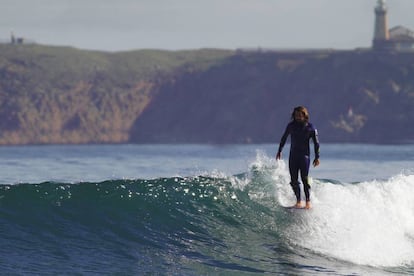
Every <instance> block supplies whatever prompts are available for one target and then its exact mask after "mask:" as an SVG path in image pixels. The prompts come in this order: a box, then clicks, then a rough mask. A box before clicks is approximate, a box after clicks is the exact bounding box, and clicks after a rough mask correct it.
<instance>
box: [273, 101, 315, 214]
mask: <svg viewBox="0 0 414 276" xmlns="http://www.w3.org/2000/svg"><path fill="white" fill-rule="evenodd" d="M289 135H290V140H291V141H290V153H289V173H290V185H291V186H292V189H293V192H294V193H295V196H296V204H295V206H294V207H297V208H301V207H302V202H301V197H300V186H299V181H298V176H299V171H300V177H301V179H302V183H303V190H304V192H305V197H306V205H305V208H306V209H310V208H311V203H310V183H309V179H308V174H309V165H310V150H309V140H310V139H311V138H312V141H313V145H314V149H315V159H314V160H313V166H314V167H316V166H318V165H319V141H318V132H317V130H316V129H315V128H314V127H313V125H312V124H311V123H310V122H309V113H308V110H307V109H306V108H305V107H303V106H298V107H295V108H294V109H293V112H292V117H291V122H290V123H289V124H288V125H287V127H286V130H285V132H284V133H283V136H282V138H281V139H280V144H279V150H278V151H277V154H276V159H277V160H279V159H280V158H281V157H282V150H283V146H284V145H285V143H286V139H287V138H288V136H289Z"/></svg>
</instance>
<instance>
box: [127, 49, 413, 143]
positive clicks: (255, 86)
mask: <svg viewBox="0 0 414 276" xmlns="http://www.w3.org/2000/svg"><path fill="white" fill-rule="evenodd" d="M298 105H305V106H307V107H308V108H309V110H310V113H311V121H312V122H313V123H314V125H316V127H317V128H318V130H319V132H320V137H321V140H322V141H323V142H368V143H399V142H412V141H414V129H413V128H412V127H410V124H411V122H412V121H413V119H414V115H413V112H412V110H413V107H414V54H409V53H398V54H397V53H378V52H371V51H363V52H357V51H343V52H324V51H319V52H318V51H314V52H302V53H298V52H296V53H295V52H291V53H287V52H284V53H277V52H273V53H242V52H240V53H238V54H236V55H234V56H233V57H231V58H229V59H227V60H226V62H225V63H224V64H222V65H220V66H216V67H213V68H211V69H210V70H208V71H206V72H203V73H192V74H185V75H181V76H179V77H178V78H177V79H175V80H174V82H170V83H166V84H164V85H163V86H162V87H161V89H160V93H159V94H158V96H157V97H156V98H154V99H153V100H152V102H151V103H150V104H149V105H148V107H147V108H146V110H145V111H144V112H143V114H142V115H141V116H140V117H139V118H138V119H137V121H136V122H135V124H134V126H133V129H132V135H131V141H132V142H137V143H142V142H145V143H152V142H157V143H170V142H177V143H188V142H191V143H267V142H272V143H273V142H277V141H278V140H279V138H280V136H281V134H282V132H283V130H284V127H285V125H286V124H287V122H288V121H289V117H290V114H291V111H292V109H293V107H295V106H298Z"/></svg>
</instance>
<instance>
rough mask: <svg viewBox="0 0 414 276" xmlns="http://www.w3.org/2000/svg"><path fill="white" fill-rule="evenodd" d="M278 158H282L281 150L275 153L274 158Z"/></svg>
mask: <svg viewBox="0 0 414 276" xmlns="http://www.w3.org/2000/svg"><path fill="white" fill-rule="evenodd" d="M280 158H282V153H281V152H278V153H277V154H276V160H279V159H280Z"/></svg>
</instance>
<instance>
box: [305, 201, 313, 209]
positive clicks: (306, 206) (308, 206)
mask: <svg viewBox="0 0 414 276" xmlns="http://www.w3.org/2000/svg"><path fill="white" fill-rule="evenodd" d="M310 208H312V204H311V203H310V201H306V205H305V209H310Z"/></svg>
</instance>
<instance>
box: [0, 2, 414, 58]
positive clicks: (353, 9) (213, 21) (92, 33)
mask: <svg viewBox="0 0 414 276" xmlns="http://www.w3.org/2000/svg"><path fill="white" fill-rule="evenodd" d="M376 2H377V0H0V40H2V41H5V40H9V39H10V34H11V32H14V34H15V36H16V37H24V38H26V39H30V40H34V41H35V42H37V43H39V44H51V45H62V46H74V47H77V48H82V49H98V50H105V51H120V50H133V49H143V48H157V49H169V50H178V49H198V48H206V47H209V48H211V47H214V48H225V49H236V48H257V47H262V48H280V49H285V48H335V49H353V48H357V47H370V46H371V41H372V36H373V30H374V7H375V5H376ZM387 5H388V8H389V11H388V18H389V25H390V26H389V27H393V26H396V25H403V26H405V27H407V28H410V29H412V30H414V0H388V1H387Z"/></svg>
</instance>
